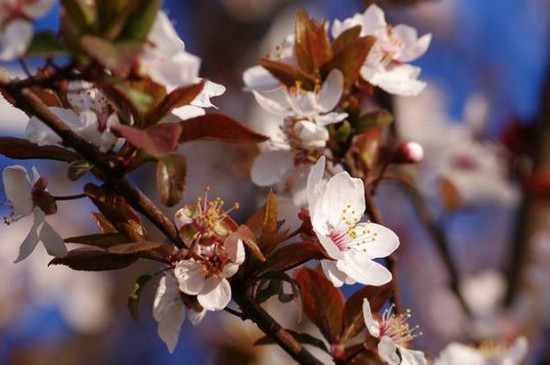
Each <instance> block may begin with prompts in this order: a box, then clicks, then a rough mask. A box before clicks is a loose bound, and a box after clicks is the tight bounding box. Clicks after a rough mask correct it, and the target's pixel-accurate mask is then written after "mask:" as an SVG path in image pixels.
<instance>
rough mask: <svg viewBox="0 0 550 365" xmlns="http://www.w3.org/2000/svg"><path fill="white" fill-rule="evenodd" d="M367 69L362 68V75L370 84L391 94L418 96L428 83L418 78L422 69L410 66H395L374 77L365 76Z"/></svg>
mask: <svg viewBox="0 0 550 365" xmlns="http://www.w3.org/2000/svg"><path fill="white" fill-rule="evenodd" d="M364 70H365V71H367V72H368V69H365V67H363V68H361V75H362V76H363V78H365V79H366V80H367V81H368V82H370V83H371V84H373V85H375V86H379V87H380V88H381V89H383V90H385V91H387V92H388V93H390V94H394V95H400V96H416V95H418V94H420V92H421V91H422V90H424V88H425V87H426V83H425V82H422V81H418V80H417V79H416V78H417V77H418V75H419V74H420V68H418V67H414V66H411V65H408V64H402V65H398V66H394V67H392V68H391V69H389V70H385V71H383V72H375V73H374V74H373V75H372V76H370V77H369V76H368V75H366V74H364V72H363V71H364Z"/></svg>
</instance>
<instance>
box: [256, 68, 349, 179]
mask: <svg viewBox="0 0 550 365" xmlns="http://www.w3.org/2000/svg"><path fill="white" fill-rule="evenodd" d="M343 86H344V79H343V75H342V73H341V72H340V71H339V70H333V71H331V72H330V74H329V75H328V76H327V78H326V80H325V81H324V82H323V85H322V86H321V88H320V89H319V90H316V91H303V90H302V89H300V88H296V89H292V90H289V89H284V90H281V91H280V92H281V93H282V94H283V95H282V97H280V99H281V100H282V101H281V102H278V101H276V100H275V99H270V98H268V97H266V96H264V95H263V94H260V93H259V92H256V91H253V93H254V96H255V97H256V100H257V101H258V103H259V104H260V106H261V107H262V108H264V109H265V110H266V111H268V112H270V113H272V114H274V115H278V116H281V117H284V118H285V120H284V123H283V127H282V132H283V138H281V139H279V140H278V139H276V138H275V139H273V143H272V146H271V148H270V149H269V150H267V151H265V152H264V153H262V154H260V155H259V156H258V158H257V159H256V160H255V161H254V164H253V166H252V170H251V178H252V181H253V182H254V183H255V184H256V185H258V186H270V185H274V184H276V183H278V182H280V181H281V180H283V179H284V178H286V177H291V178H292V177H294V178H295V177H297V176H299V175H302V176H303V177H304V178H305V176H306V175H307V171H305V173H304V171H301V170H300V168H299V166H300V165H303V164H304V163H305V162H307V161H308V160H309V157H314V158H318V156H319V154H320V153H321V152H322V150H323V149H324V148H325V146H326V142H327V141H328V140H329V133H328V130H327V128H326V126H327V125H329V124H333V123H338V122H341V121H342V120H344V119H345V118H346V117H347V114H346V113H339V112H334V111H333V110H334V109H335V108H336V106H337V105H338V103H339V102H340V98H341V97H342V93H343ZM304 181H305V179H304Z"/></svg>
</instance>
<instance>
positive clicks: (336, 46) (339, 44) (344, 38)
mask: <svg viewBox="0 0 550 365" xmlns="http://www.w3.org/2000/svg"><path fill="white" fill-rule="evenodd" d="M360 34H361V26H360V25H357V26H355V27H353V28H349V29H346V30H345V31H343V32H342V33H340V35H339V36H338V38H336V39H335V40H334V43H332V50H333V51H334V54H338V53H340V52H341V51H342V50H343V49H344V48H346V47H347V46H348V45H350V44H351V43H352V42H353V41H355V40H356V39H357V38H359V35H360Z"/></svg>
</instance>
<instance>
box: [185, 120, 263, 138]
mask: <svg viewBox="0 0 550 365" xmlns="http://www.w3.org/2000/svg"><path fill="white" fill-rule="evenodd" d="M180 125H181V127H182V131H181V137H180V143H183V142H188V141H196V140H208V141H219V142H227V143H259V142H264V141H267V140H268V137H266V136H263V135H261V134H258V133H256V132H254V131H252V130H251V129H248V128H247V127H245V126H244V125H242V124H241V123H239V122H237V121H236V120H234V119H231V118H229V117H228V116H225V115H222V114H206V115H201V116H199V117H195V118H191V119H187V120H184V121H182V122H180Z"/></svg>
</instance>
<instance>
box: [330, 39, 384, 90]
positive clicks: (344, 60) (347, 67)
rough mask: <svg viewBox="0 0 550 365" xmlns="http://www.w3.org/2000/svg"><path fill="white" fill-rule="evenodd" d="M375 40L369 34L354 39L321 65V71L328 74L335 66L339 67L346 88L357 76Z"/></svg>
mask: <svg viewBox="0 0 550 365" xmlns="http://www.w3.org/2000/svg"><path fill="white" fill-rule="evenodd" d="M375 42H376V38H374V37H371V36H366V37H361V38H358V39H356V40H355V41H353V42H351V43H350V44H348V45H347V46H346V47H344V49H343V50H341V51H340V52H339V53H338V54H336V55H335V56H334V58H333V59H332V60H331V61H330V62H328V63H327V64H326V65H325V66H324V67H323V71H324V72H325V73H326V74H328V73H329V72H330V71H331V70H333V69H335V68H337V69H339V70H340V71H342V73H343V74H344V86H345V87H346V88H347V87H350V86H351V85H353V84H354V83H355V81H357V79H358V78H359V72H360V71H361V66H363V64H364V63H365V60H366V58H367V55H368V54H369V52H370V49H371V48H372V46H373V45H374V43H375Z"/></svg>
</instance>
